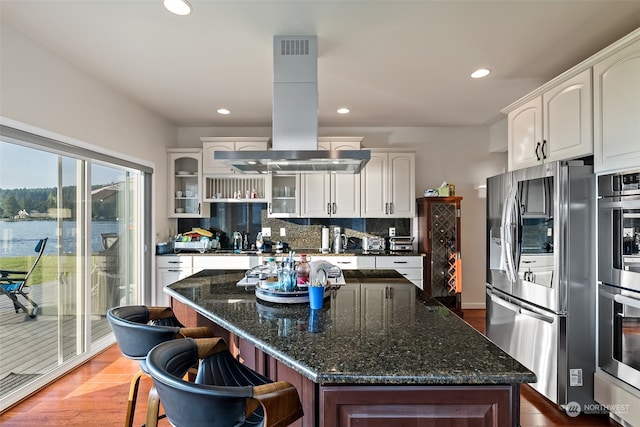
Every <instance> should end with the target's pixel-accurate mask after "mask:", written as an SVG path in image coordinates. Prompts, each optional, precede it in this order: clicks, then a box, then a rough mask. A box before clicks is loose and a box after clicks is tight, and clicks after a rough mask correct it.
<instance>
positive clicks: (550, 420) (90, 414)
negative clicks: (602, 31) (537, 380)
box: [0, 310, 619, 427]
mask: <svg viewBox="0 0 640 427" xmlns="http://www.w3.org/2000/svg"><path fill="white" fill-rule="evenodd" d="M464 318H465V320H466V321H467V322H468V323H469V324H470V325H472V326H473V327H475V328H476V329H478V330H479V331H481V332H483V333H484V310H465V311H464ZM137 370H138V364H137V362H134V361H131V360H129V359H126V358H125V357H123V356H122V355H121V354H120V351H119V349H118V346H117V345H114V346H112V347H110V348H109V349H108V350H106V351H105V352H103V353H102V354H100V355H98V356H96V357H95V358H94V359H92V360H91V361H90V362H88V363H86V364H84V365H83V366H81V367H79V368H77V369H75V370H74V371H72V372H71V373H69V374H68V375H66V376H64V377H63V378H61V379H59V380H58V381H56V382H55V383H53V384H51V385H50V386H48V387H46V388H44V389H42V390H41V391H40V392H38V393H37V394H35V395H33V396H31V397H30V398H28V399H26V400H25V401H23V402H22V403H20V404H18V405H16V406H15V407H13V408H12V409H10V410H8V411H7V412H5V413H3V414H2V415H0V425H2V426H3V427H26V426H29V427H32V426H33V427H36V426H38V427H39V426H85V427H94V426H95V427H105V426H120V425H122V424H123V422H124V414H125V410H126V405H127V404H126V402H127V396H128V393H129V381H130V380H131V376H132V375H133V374H134V373H135V372H136V371H137ZM150 385H151V380H150V379H149V378H144V379H143V380H142V383H141V387H140V393H141V394H140V396H141V398H140V400H139V402H138V408H137V411H136V416H135V420H134V425H136V426H140V425H142V424H143V423H144V422H145V420H144V417H145V412H146V395H147V393H148V391H149V388H150ZM521 394H522V397H521V426H522V427H534V426H545V427H551V426H562V427H565V426H572V427H587V426H616V427H618V426H619V424H617V423H615V422H614V421H611V420H610V419H609V418H608V417H606V416H585V415H581V416H578V417H575V418H572V417H569V416H567V415H565V414H564V413H563V412H561V411H560V410H558V409H557V408H556V407H555V406H554V405H553V404H551V402H549V401H548V400H546V399H545V398H543V397H542V396H541V395H540V394H538V393H537V392H536V391H534V390H533V389H531V388H530V387H528V386H526V385H525V386H523V387H522V393H521ZM158 425H159V426H161V427H165V426H169V425H170V424H169V422H168V421H167V420H166V419H163V420H160V422H159V423H158Z"/></svg>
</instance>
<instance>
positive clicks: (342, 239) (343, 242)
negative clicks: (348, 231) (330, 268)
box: [333, 227, 347, 254]
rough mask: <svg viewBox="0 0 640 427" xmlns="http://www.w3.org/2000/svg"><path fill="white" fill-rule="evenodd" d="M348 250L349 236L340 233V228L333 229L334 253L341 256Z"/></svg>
mask: <svg viewBox="0 0 640 427" xmlns="http://www.w3.org/2000/svg"><path fill="white" fill-rule="evenodd" d="M346 249H347V236H346V235H345V234H344V233H341V232H340V227H335V228H334V229H333V253H336V254H341V253H343V252H344V251H345V250H346Z"/></svg>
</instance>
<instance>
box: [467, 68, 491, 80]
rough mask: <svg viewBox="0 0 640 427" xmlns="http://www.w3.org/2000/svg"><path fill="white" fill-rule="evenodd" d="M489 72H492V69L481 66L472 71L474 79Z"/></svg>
mask: <svg viewBox="0 0 640 427" xmlns="http://www.w3.org/2000/svg"><path fill="white" fill-rule="evenodd" d="M489 73H491V70H488V69H486V68H479V69H477V70H475V71H474V72H473V73H471V78H473V79H481V78H482V77H486V76H488V75H489Z"/></svg>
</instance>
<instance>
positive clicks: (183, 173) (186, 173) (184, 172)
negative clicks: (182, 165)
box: [176, 171, 189, 175]
mask: <svg viewBox="0 0 640 427" xmlns="http://www.w3.org/2000/svg"><path fill="white" fill-rule="evenodd" d="M176 173H177V174H178V175H189V171H178V172H176Z"/></svg>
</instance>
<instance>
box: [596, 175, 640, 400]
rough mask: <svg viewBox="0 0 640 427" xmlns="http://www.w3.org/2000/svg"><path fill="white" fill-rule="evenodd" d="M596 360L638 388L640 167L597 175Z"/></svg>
mask: <svg viewBox="0 0 640 427" xmlns="http://www.w3.org/2000/svg"><path fill="white" fill-rule="evenodd" d="M598 195H599V197H598V311H599V313H598V365H599V367H600V369H602V370H603V371H605V372H607V373H609V374H610V375H612V376H614V377H616V378H618V379H619V380H621V381H624V382H626V383H628V384H630V385H631V386H633V387H635V388H636V389H640V171H634V172H625V173H618V174H611V175H602V176H600V177H598Z"/></svg>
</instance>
